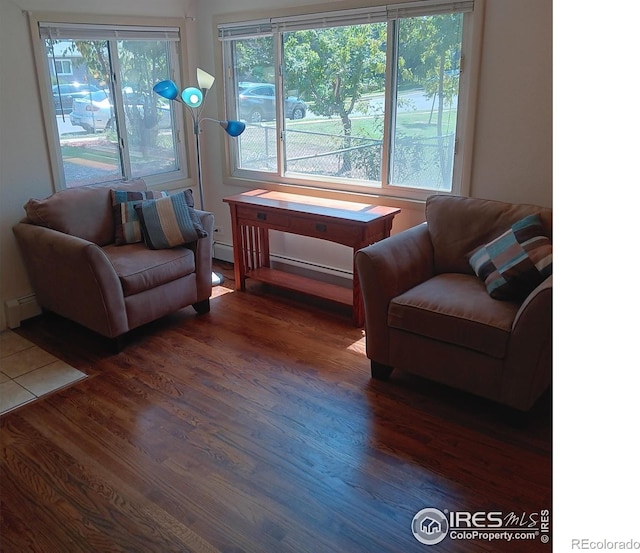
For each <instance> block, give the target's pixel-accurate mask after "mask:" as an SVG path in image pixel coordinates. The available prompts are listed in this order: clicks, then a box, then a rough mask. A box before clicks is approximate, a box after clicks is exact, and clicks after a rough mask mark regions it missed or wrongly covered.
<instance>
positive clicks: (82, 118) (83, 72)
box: [45, 39, 124, 188]
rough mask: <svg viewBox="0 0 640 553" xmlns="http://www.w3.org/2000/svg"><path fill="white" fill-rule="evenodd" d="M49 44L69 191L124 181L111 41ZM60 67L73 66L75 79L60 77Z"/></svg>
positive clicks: (63, 162) (51, 41)
mask: <svg viewBox="0 0 640 553" xmlns="http://www.w3.org/2000/svg"><path fill="white" fill-rule="evenodd" d="M45 44H46V48H47V53H48V62H49V70H50V73H51V82H52V87H51V94H52V97H53V105H54V106H55V109H56V124H57V129H58V137H59V141H60V142H59V144H60V151H61V154H62V164H63V170H64V177H65V186H66V187H67V188H72V187H75V186H84V185H87V184H94V183H96V182H107V181H111V180H118V179H121V178H123V176H124V173H123V170H122V163H121V160H120V153H119V148H118V136H117V132H116V126H115V119H114V112H113V108H112V104H111V101H110V96H111V85H110V80H109V75H110V74H111V73H110V71H109V67H110V63H109V54H108V50H107V43H106V41H79V40H78V41H76V40H66V41H64V40H50V39H46V40H45ZM59 62H68V63H69V65H70V66H71V72H72V75H62V74H60V73H57V72H56V71H55V69H56V68H57V67H59V65H58V64H59ZM62 65H64V64H62Z"/></svg>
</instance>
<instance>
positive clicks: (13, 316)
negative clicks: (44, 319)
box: [4, 294, 42, 328]
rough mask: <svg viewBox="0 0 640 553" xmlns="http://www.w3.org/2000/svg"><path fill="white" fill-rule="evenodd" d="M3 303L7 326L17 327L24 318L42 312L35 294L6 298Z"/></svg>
mask: <svg viewBox="0 0 640 553" xmlns="http://www.w3.org/2000/svg"><path fill="white" fill-rule="evenodd" d="M4 305H5V314H6V316H7V326H8V327H9V328H18V327H19V326H20V323H21V322H22V321H24V320H25V319H30V318H31V317H35V316H36V315H40V313H42V309H40V306H39V305H38V302H37V301H36V296H35V294H30V295H28V296H23V297H21V298H15V299H12V300H7V301H5V304H4Z"/></svg>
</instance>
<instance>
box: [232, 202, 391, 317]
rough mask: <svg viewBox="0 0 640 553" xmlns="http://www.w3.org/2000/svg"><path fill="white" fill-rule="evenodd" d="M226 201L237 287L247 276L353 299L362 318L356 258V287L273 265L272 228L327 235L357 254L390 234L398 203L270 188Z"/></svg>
mask: <svg viewBox="0 0 640 553" xmlns="http://www.w3.org/2000/svg"><path fill="white" fill-rule="evenodd" d="M224 201H225V202H227V203H228V204H229V208H230V210H231V225H232V233H233V258H234V273H235V280H236V290H245V280H246V279H247V278H252V279H255V280H259V281H261V282H265V283H268V284H272V285H275V286H280V287H281V288H286V289H289V290H295V291H297V292H303V293H305V294H309V295H312V296H316V297H321V298H325V299H328V300H330V301H333V302H336V303H340V304H345V305H350V306H352V308H353V322H354V324H355V325H357V326H362V325H363V324H364V308H363V305H362V297H361V294H360V283H359V282H358V274H357V272H356V268H355V264H354V266H353V287H352V290H349V289H348V288H344V287H342V286H336V285H334V284H329V283H324V282H320V281H318V280H313V279H309V278H306V277H301V276H298V275H294V274H291V273H288V272H283V271H278V270H276V269H273V268H271V267H270V259H269V230H270V229H272V230H279V231H282V232H289V233H293V234H299V235H302V236H311V237H313V238H320V239H322V240H329V241H331V242H336V243H338V244H343V245H345V246H349V247H351V248H353V251H354V254H355V252H356V251H357V250H359V249H360V248H363V247H365V246H368V245H369V244H373V243H374V242H377V241H378V240H382V239H383V238H386V237H388V236H389V234H390V233H391V225H392V223H393V218H394V217H395V216H396V215H397V214H398V213H400V209H398V208H395V207H385V206H378V205H367V204H360V203H354V202H343V201H337V200H326V199H323V198H314V197H310V196H302V195H298V194H285V193H281V192H272V191H268V190H252V191H250V192H245V193H243V194H237V195H236V196H231V197H228V198H224Z"/></svg>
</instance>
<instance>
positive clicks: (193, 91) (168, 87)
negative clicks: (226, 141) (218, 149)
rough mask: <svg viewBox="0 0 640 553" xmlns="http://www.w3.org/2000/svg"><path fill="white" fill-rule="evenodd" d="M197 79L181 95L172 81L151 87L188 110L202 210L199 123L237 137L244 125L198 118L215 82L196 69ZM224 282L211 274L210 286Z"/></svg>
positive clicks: (216, 275) (219, 276)
mask: <svg viewBox="0 0 640 553" xmlns="http://www.w3.org/2000/svg"><path fill="white" fill-rule="evenodd" d="M197 77H198V86H199V87H200V88H195V87H187V88H185V89H184V90H183V91H182V92H181V93H178V87H177V86H176V83H174V82H173V81H170V80H167V81H160V82H159V83H157V84H156V85H155V86H154V87H153V91H154V92H155V93H156V94H158V95H160V96H162V97H163V98H166V99H167V100H172V101H175V102H179V103H182V104H183V105H185V106H186V107H188V108H189V113H190V114H191V119H192V120H193V134H195V135H196V136H195V138H196V172H197V179H198V193H199V195H200V208H201V209H202V210H204V190H203V183H202V158H201V154H200V123H201V122H202V121H206V120H208V121H215V122H217V123H219V124H220V126H221V127H222V128H223V129H224V130H225V132H226V133H227V134H228V135H229V136H233V137H236V136H239V135H241V134H242V133H243V132H244V130H245V128H246V125H245V124H244V123H243V122H242V121H233V120H229V121H220V120H219V119H211V118H208V117H200V116H201V114H202V109H203V108H204V102H205V100H206V97H207V92H208V91H209V89H210V88H211V87H212V86H213V82H214V80H215V78H214V76H213V75H210V74H209V73H207V72H206V71H203V70H202V69H200V68H198V70H197ZM223 280H224V277H223V276H222V275H220V274H218V273H215V272H212V273H211V284H212V286H217V285H218V284H221V283H222V282H223Z"/></svg>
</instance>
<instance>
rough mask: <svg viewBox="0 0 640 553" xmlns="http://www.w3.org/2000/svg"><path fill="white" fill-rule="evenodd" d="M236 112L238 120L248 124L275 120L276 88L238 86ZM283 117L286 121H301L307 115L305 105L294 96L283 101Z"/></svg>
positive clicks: (267, 85) (244, 84)
mask: <svg viewBox="0 0 640 553" xmlns="http://www.w3.org/2000/svg"><path fill="white" fill-rule="evenodd" d="M238 111H239V117H240V119H244V120H245V121H249V122H250V123H260V122H261V121H272V120H273V119H275V118H276V87H275V85H273V84H269V83H246V82H242V83H239V85H238ZM284 115H285V117H287V118H288V119H302V118H303V117H305V116H306V115H307V104H305V103H304V102H303V101H302V100H301V99H300V98H298V97H296V96H289V97H287V98H286V99H285V101H284Z"/></svg>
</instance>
